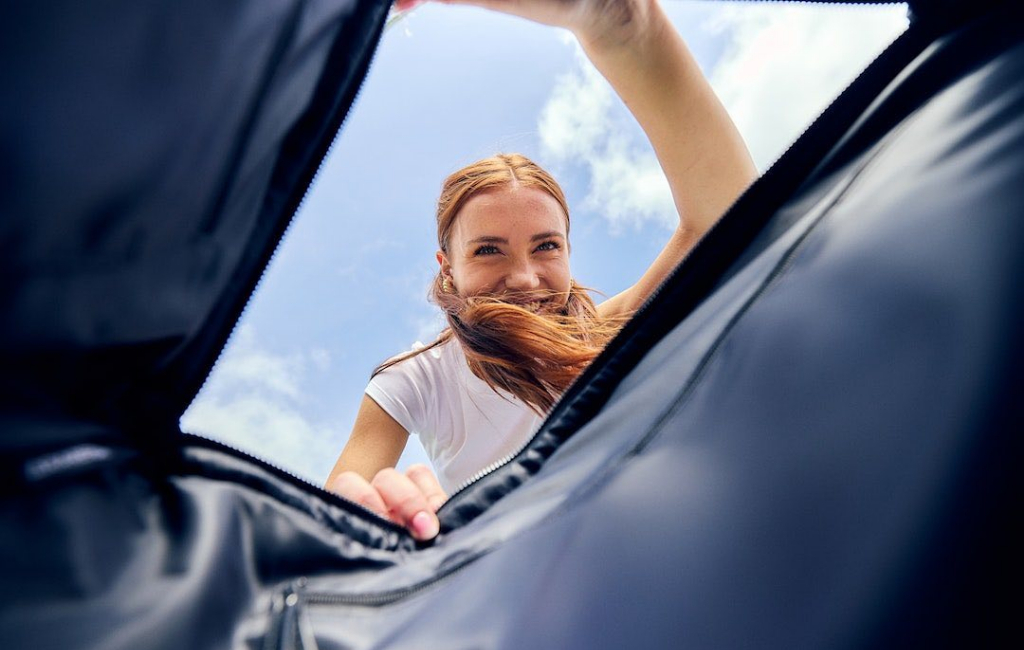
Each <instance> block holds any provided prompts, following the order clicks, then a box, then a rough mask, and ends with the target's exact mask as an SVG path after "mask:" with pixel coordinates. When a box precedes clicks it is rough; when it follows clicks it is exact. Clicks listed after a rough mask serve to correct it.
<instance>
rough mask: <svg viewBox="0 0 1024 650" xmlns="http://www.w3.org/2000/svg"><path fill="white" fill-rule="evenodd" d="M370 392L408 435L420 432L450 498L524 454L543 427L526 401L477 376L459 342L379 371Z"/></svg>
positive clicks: (438, 347) (444, 344)
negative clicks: (472, 480) (481, 475)
mask: <svg viewBox="0 0 1024 650" xmlns="http://www.w3.org/2000/svg"><path fill="white" fill-rule="evenodd" d="M366 394H367V395H369V396H370V398H371V399H373V401H374V402H376V403H377V404H378V405H380V407H381V408H382V409H384V411H385V412H387V414H388V415H390V416H391V417H393V418H394V419H395V421H396V422H398V423H399V424H400V425H402V427H403V428H404V429H405V430H406V431H408V432H409V433H416V434H419V436H420V441H421V442H422V443H423V448H424V449H425V450H426V451H427V455H429V456H430V460H431V463H433V465H434V471H435V472H436V473H437V478H438V480H439V481H440V483H441V487H443V488H444V489H445V491H446V492H448V493H449V494H451V493H452V492H453V491H454V490H456V489H457V488H458V487H460V486H461V485H462V484H463V483H465V482H466V481H468V480H469V479H470V478H472V477H473V476H474V475H475V474H477V473H478V472H479V471H480V470H482V469H484V468H485V467H487V466H488V465H491V464H492V463H495V462H497V461H499V460H502V459H504V458H505V457H507V456H509V455H510V454H513V453H515V452H517V451H519V449H520V448H521V447H522V446H523V445H525V444H526V442H527V441H529V439H530V438H531V437H532V436H533V434H534V432H536V430H537V428H538V427H539V426H540V424H541V418H540V416H538V415H537V414H536V413H534V412H533V410H532V409H530V407H529V406H527V405H526V403H525V402H523V401H522V400H520V399H519V398H517V397H515V396H514V395H512V394H511V393H507V392H504V391H501V392H500V393H497V392H495V391H494V390H493V389H492V388H491V387H490V386H488V385H487V383H486V382H484V381H483V380H482V379H480V378H479V377H477V376H476V375H474V374H473V371H472V370H470V369H469V365H468V364H467V363H466V357H465V355H464V354H463V351H462V345H461V344H460V343H459V342H458V341H457V340H455V339H452V340H449V341H446V342H445V343H442V344H441V345H439V346H437V347H436V348H434V349H432V350H428V351H427V352H423V353H421V354H418V355H416V356H415V357H412V358H411V359H406V360H404V361H400V362H399V363H396V364H395V365H393V366H391V367H390V368H388V369H387V370H384V371H383V372H381V373H378V374H377V376H376V377H374V378H373V379H371V380H370V383H369V385H368V386H367V387H366Z"/></svg>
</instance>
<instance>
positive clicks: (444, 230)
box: [326, 0, 756, 539]
mask: <svg viewBox="0 0 1024 650" xmlns="http://www.w3.org/2000/svg"><path fill="white" fill-rule="evenodd" d="M463 3H464V4H475V5H479V6H483V7H486V8H490V9H496V10H499V11H504V12H507V13H513V14H515V15H519V16H522V17H526V18H530V19H532V20H536V21H538V22H543V23H547V24H552V25H557V26H562V27H566V28H568V29H570V30H571V31H572V32H573V33H574V34H575V35H576V37H577V39H578V40H579V42H580V44H581V46H582V47H583V49H584V51H585V52H586V53H587V55H588V56H589V58H590V59H591V61H592V62H593V63H594V65H595V67H596V68H597V69H598V70H599V71H600V72H601V74H602V75H604V77H605V78H606V79H607V80H608V81H609V82H610V83H611V85H612V87H613V88H614V90H615V91H616V92H617V93H618V94H619V96H620V97H621V98H622V99H623V101H624V103H625V104H626V105H627V106H629V108H630V110H631V112H632V113H633V115H634V116H635V117H636V118H637V121H638V122H639V123H640V125H641V126H642V127H643V129H644V131H645V132H646V134H647V136H648V137H649V138H650V141H651V145H652V146H653V148H654V150H655V153H656V154H657V156H658V161H659V163H660V164H661V167H662V169H663V170H664V172H665V175H666V177H667V179H668V182H669V186H670V187H671V189H672V195H673V198H674V201H675V207H676V210H677V212H678V215H679V223H678V226H677V227H676V229H675V232H674V233H673V234H672V236H671V237H670V238H669V241H668V243H667V244H666V245H665V247H664V249H663V250H662V252H661V254H660V255H658V256H657V258H656V259H655V260H654V261H653V263H652V264H651V265H650V267H649V268H648V269H647V271H646V272H645V273H644V274H643V275H642V276H641V277H640V278H639V280H638V281H637V282H636V283H635V284H633V285H632V286H630V287H629V288H627V289H626V290H625V291H622V292H621V293H619V294H617V295H615V296H613V297H612V298H611V299H609V300H607V301H606V302H604V303H603V304H602V305H601V306H600V307H597V306H595V305H594V303H593V301H592V300H591V299H590V297H589V296H588V295H587V293H586V292H585V290H583V289H582V288H580V287H577V286H575V283H574V281H573V280H572V276H571V273H570V270H569V208H568V205H567V202H566V200H565V196H564V193H563V192H562V190H561V188H560V187H559V185H558V183H556V182H555V180H554V179H553V178H552V177H551V176H550V174H548V173H547V172H546V171H544V170H543V169H541V168H540V167H539V166H537V165H536V164H534V163H533V162H532V161H530V160H528V159H527V158H525V157H523V156H520V155H499V156H494V157H491V158H488V159H485V160H482V161H479V162H477V163H474V164H472V165H469V166H468V167H465V168H464V169H462V170H460V171H458V172H456V173H455V174H453V175H451V176H450V177H449V178H448V179H447V180H446V181H445V183H444V186H443V189H442V192H441V197H440V200H439V202H438V211H437V223H438V246H439V248H440V250H439V251H438V252H437V255H436V257H437V261H438V264H439V270H438V274H437V276H436V278H435V281H434V285H433V289H432V297H433V299H434V301H435V302H437V303H438V305H440V306H441V308H442V309H443V311H444V313H445V316H446V318H447V321H448V325H449V327H448V329H447V330H445V331H444V332H443V333H442V334H441V336H440V337H439V338H438V339H437V340H436V341H435V342H434V343H433V344H431V345H430V346H428V347H427V348H425V349H422V350H417V351H414V352H411V353H407V354H404V355H400V356H398V357H396V358H393V359H391V360H390V361H388V362H387V363H385V364H384V365H382V366H381V367H379V368H378V369H377V371H376V372H375V373H374V376H373V378H372V380H371V382H370V385H369V387H368V388H367V389H366V396H364V398H363V401H362V405H361V407H360V410H359V413H358V415H357V417H356V422H355V425H354V427H353V430H352V435H351V437H350V438H349V441H348V443H347V444H346V446H345V449H344V450H343V451H342V454H341V456H340V458H339V459H338V462H337V463H336V465H335V467H334V469H333V471H332V472H331V475H330V477H329V478H328V480H327V484H326V486H327V488H328V489H331V490H334V491H335V492H338V493H339V494H341V495H343V496H345V497H347V498H350V499H352V500H354V501H357V502H359V503H362V504H363V505H365V506H367V507H368V508H370V509H372V510H375V511H377V512H379V513H380V514H382V515H385V516H388V517H390V518H391V519H392V520H394V521H395V522H397V523H400V524H403V525H405V526H408V527H409V528H410V530H411V531H412V533H413V534H414V535H415V536H416V537H418V538H420V539H428V538H430V537H433V536H434V535H435V534H436V532H437V519H436V517H435V516H434V514H433V513H434V511H436V509H437V507H438V506H439V505H440V503H443V501H444V499H445V491H446V490H447V491H450V490H452V489H453V488H454V487H456V486H458V485H459V484H461V483H462V482H464V481H465V480H466V479H468V478H470V477H471V476H473V475H474V474H476V473H477V472H478V471H479V470H480V469H482V468H483V467H486V466H487V465H490V464H491V463H493V462H494V461H496V460H497V459H499V458H502V457H504V456H507V455H508V454H509V453H511V452H514V451H515V450H516V449H519V448H521V447H522V446H523V444H524V443H525V442H526V441H528V440H529V438H530V437H531V435H532V434H533V432H534V431H535V429H536V427H537V425H538V424H539V423H540V419H541V417H542V415H543V414H544V413H545V412H546V411H547V410H548V409H549V408H550V407H551V406H552V404H553V403H554V402H555V401H556V400H557V399H558V397H559V395H561V394H562V392H563V391H564V390H565V389H566V388H567V387H568V385H569V384H570V383H571V382H572V381H573V379H574V378H575V377H576V376H578V375H579V373H580V372H582V370H583V369H584V368H585V367H586V365H587V364H588V363H590V361H592V360H593V359H594V357H595V356H597V354H598V353H599V352H600V350H601V349H602V348H603V346H604V345H605V344H606V343H607V342H608V341H609V340H610V339H611V337H612V336H613V335H614V333H615V331H616V330H617V326H618V325H620V324H621V323H622V322H623V321H624V319H625V318H627V317H628V316H629V315H630V314H632V313H633V311H634V310H635V309H636V308H637V307H639V305H640V304H642V303H643V302H644V300H646V298H647V297H648V296H649V295H650V294H651V293H652V292H653V291H654V289H655V288H656V287H657V286H658V285H659V284H660V283H661V282H662V280H664V278H665V277H666V276H667V275H668V273H669V272H670V271H671V270H672V269H673V268H674V267H675V266H676V265H677V264H678V263H679V262H680V261H681V260H682V259H683V257H685V255H686V254H687V253H688V252H689V251H690V249H691V248H692V247H693V245H694V244H695V243H696V242H697V240H698V239H699V238H700V237H701V236H702V235H703V234H704V232H706V231H707V230H708V228H710V227H711V225H712V224H713V223H714V222H715V220H716V219H717V218H718V216H719V215H720V214H721V213H722V212H723V211H724V210H725V208H727V207H728V206H729V205H730V204H731V203H732V202H733V201H734V200H735V199H736V197H737V196H738V195H739V193H740V192H741V191H742V190H743V189H744V188H745V187H746V186H747V185H748V184H749V183H750V182H751V181H752V180H753V178H754V177H755V174H756V172H755V168H754V165H753V163H752V162H751V159H750V155H749V154H748V152H747V149H746V147H745V145H744V143H743V140H742V138H741V137H740V135H739V133H738V132H737V130H736V128H735V127H734V125H733V123H732V121H731V120H730V118H729V116H728V114H727V113H726V112H725V110H724V109H723V107H722V105H721V104H720V102H719V101H718V98H717V97H716V96H715V94H714V92H713V91H712V90H711V87H710V86H709V85H708V83H707V81H706V80H705V79H704V76H703V75H702V73H701V71H700V68H699V66H698V65H697V63H696V61H695V60H694V59H693V57H692V55H691V54H690V52H689V50H688V49H687V47H686V45H685V44H684V43H683V41H682V39H681V37H680V36H679V34H678V33H677V32H676V30H675V28H674V27H673V26H672V24H671V22H669V20H668V19H667V17H666V16H665V14H664V13H663V11H662V9H661V7H660V5H658V4H657V2H656V1H655V0H618V1H616V2H607V1H604V0H574V1H571V2H564V1H561V0H524V1H521V2H514V3H511V2H510V3H506V2H493V1H491V0H464V2H463ZM611 9H614V11H612V10H611ZM623 16H626V17H627V18H628V20H622V19H621V18H622V17H623ZM413 432H416V433H419V435H420V438H421V441H422V442H423V445H424V448H425V449H426V450H427V452H428V454H429V456H430V458H431V461H432V463H433V464H434V467H435V470H436V471H437V473H438V476H439V477H440V482H438V480H437V478H436V477H435V476H434V474H433V473H431V472H430V471H429V470H428V469H427V468H426V467H423V466H414V467H413V468H410V470H409V471H407V472H406V473H405V474H402V473H399V472H398V471H396V470H394V469H393V467H394V465H395V463H396V462H397V461H398V459H399V456H400V455H401V453H402V450H403V449H404V447H405V445H406V442H407V441H408V438H409V434H410V433H413Z"/></svg>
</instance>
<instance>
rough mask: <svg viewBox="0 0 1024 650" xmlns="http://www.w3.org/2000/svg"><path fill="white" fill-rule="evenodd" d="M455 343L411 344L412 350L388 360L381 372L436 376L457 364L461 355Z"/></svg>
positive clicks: (448, 340)
mask: <svg viewBox="0 0 1024 650" xmlns="http://www.w3.org/2000/svg"><path fill="white" fill-rule="evenodd" d="M461 352H462V351H461V350H460V349H459V345H458V342H457V341H454V340H452V339H446V340H443V341H441V342H439V343H435V344H430V345H424V344H423V343H422V342H420V341H416V342H415V343H413V345H412V348H411V349H409V350H406V351H405V352H401V353H399V354H396V355H395V356H393V357H391V358H390V359H388V361H387V362H386V364H385V365H386V366H387V367H386V368H385V369H384V370H382V371H381V372H389V371H390V372H394V373H401V374H422V373H427V374H436V373H443V372H444V371H445V368H447V367H448V366H450V365H451V364H453V363H457V362H458V360H459V356H460V354H461Z"/></svg>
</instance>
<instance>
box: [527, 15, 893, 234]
mask: <svg viewBox="0 0 1024 650" xmlns="http://www.w3.org/2000/svg"><path fill="white" fill-rule="evenodd" d="M905 26H906V9H905V8H904V7H902V6H895V7H884V8H879V7H818V6H802V5H785V4H780V3H767V4H753V3H745V4H743V5H738V6H725V7H723V8H722V9H720V10H719V11H718V13H717V17H716V18H715V19H714V20H712V21H709V22H708V24H706V25H704V29H706V30H711V31H714V32H718V33H719V34H720V36H721V38H723V39H726V41H727V43H726V46H725V51H724V53H723V54H722V56H721V58H720V59H719V60H718V62H717V63H716V64H715V66H714V68H713V70H712V71H711V74H710V75H709V78H710V80H711V83H712V86H713V87H714V88H715V90H716V92H717V93H718V95H719V97H720V98H721V99H722V101H723V103H724V104H725V105H726V107H727V108H728V110H729V113H730V114H731V115H732V117H733V120H734V121H735V122H736V124H737V127H738V128H739V130H740V132H741V133H742V134H743V136H744V138H745V139H746V141H747V145H748V147H749V148H750V150H751V153H752V155H753V157H754V160H755V162H756V163H757V165H758V167H759V168H760V169H764V168H765V167H766V166H767V165H768V164H769V163H770V162H772V161H773V160H774V159H775V158H777V157H778V156H779V155H781V153H782V152H783V151H784V150H785V148H786V147H787V146H788V145H789V144H790V143H791V142H792V141H793V140H795V139H796V137H797V136H799V135H800V133H801V132H802V131H803V129H804V128H806V126H807V125H808V124H810V122H811V121H812V120H813V119H814V118H815V117H816V116H817V115H818V114H819V113H820V112H821V111H822V110H823V109H824V108H825V107H826V106H827V105H828V103H829V102H830V101H831V100H832V99H833V98H834V97H835V96H836V95H837V94H838V93H839V92H840V91H841V90H842V89H843V88H844V87H845V86H846V85H847V84H848V83H849V82H850V81H852V80H853V78H854V77H855V76H856V74H857V73H858V72H859V71H860V70H861V69H863V68H864V66H865V65H866V64H867V63H868V62H869V61H870V60H871V58H872V57H873V56H874V55H876V54H877V53H879V52H881V50H882V49H883V48H884V47H885V45H886V44H888V43H889V42H890V41H891V40H892V39H893V38H895V37H896V35H897V34H899V32H900V31H902V30H903V29H904V28H905ZM538 129H539V135H540V139H541V146H542V151H543V153H544V155H545V156H546V157H548V158H549V159H550V160H552V161H553V162H554V163H556V164H558V165H563V166H564V165H566V164H569V163H574V164H579V165H581V166H582V167H584V168H585V169H586V171H587V173H588V175H589V178H590V187H589V189H588V194H587V197H586V199H585V205H586V206H587V207H589V208H592V209H594V210H595V211H596V212H598V213H599V214H601V215H603V216H604V217H605V218H606V219H607V220H608V221H609V222H610V225H611V228H612V230H613V231H615V230H618V229H621V228H623V227H629V226H639V225H641V224H643V223H644V222H648V221H652V222H656V223H663V224H665V225H666V226H667V227H670V228H671V227H673V226H674V225H675V223H676V220H677V217H676V213H675V208H674V206H673V203H672V197H671V193H670V191H669V188H668V183H667V181H666V180H665V178H664V174H663V173H662V171H661V167H660V165H658V161H657V158H656V157H655V156H654V152H653V150H651V148H650V146H649V144H648V143H647V141H646V139H645V137H644V135H643V132H642V131H641V130H640V129H639V127H638V126H637V125H636V124H635V122H634V121H633V120H632V119H631V117H630V116H629V115H628V113H627V112H626V111H625V108H624V107H622V105H621V102H619V101H618V100H617V99H616V98H615V94H614V92H613V91H612V89H611V87H610V86H609V84H608V83H607V82H606V81H605V80H604V78H603V77H601V75H600V73H598V72H597V70H596V69H595V68H594V67H593V65H591V63H590V62H589V61H588V60H587V59H586V56H585V55H584V54H583V52H582V50H581V49H580V48H579V47H578V46H576V64H575V66H574V68H573V69H572V70H571V71H570V72H568V73H566V74H564V75H562V76H561V77H560V78H559V79H558V82H557V84H556V86H555V88H554V90H553V91H552V93H551V95H550V97H549V99H548V101H547V103H546V105H545V106H544V108H543V110H542V112H541V115H540V118H539V124H538Z"/></svg>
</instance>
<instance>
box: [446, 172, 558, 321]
mask: <svg viewBox="0 0 1024 650" xmlns="http://www.w3.org/2000/svg"><path fill="white" fill-rule="evenodd" d="M437 261H438V262H439V263H440V265H441V273H442V275H444V276H445V277H447V278H449V279H450V281H451V283H452V285H453V286H454V288H455V291H456V292H457V293H458V294H459V295H461V296H465V297H470V296H480V295H490V296H494V297H496V298H500V299H502V300H505V301H507V302H515V303H519V304H523V305H526V306H527V308H529V309H531V311H539V310H543V309H544V308H545V307H547V308H549V309H557V308H561V307H564V306H565V303H566V301H567V300H568V297H569V284H570V277H571V275H570V273H569V242H568V239H567V238H566V217H565V213H564V212H563V211H562V207H561V206H560V205H559V203H558V201H556V200H555V198H554V197H552V196H551V195H550V194H548V193H547V192H545V191H544V190H541V189H538V188H534V187H512V186H509V187H502V188H497V189H494V190H490V191H487V192H482V193H480V194H477V195H476V196H474V197H473V198H471V199H469V200H468V201H467V202H466V204H465V205H464V206H463V207H462V210H460V211H459V213H458V214H457V215H456V216H455V223H454V225H453V227H452V231H451V236H450V237H449V242H448V253H447V254H445V253H443V252H441V251H438V253H437Z"/></svg>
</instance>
